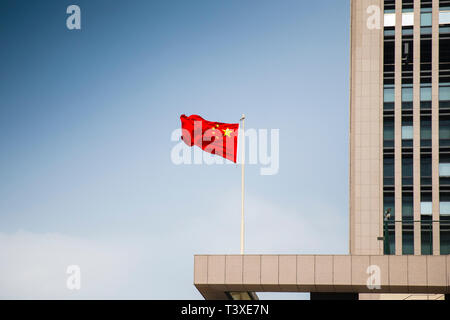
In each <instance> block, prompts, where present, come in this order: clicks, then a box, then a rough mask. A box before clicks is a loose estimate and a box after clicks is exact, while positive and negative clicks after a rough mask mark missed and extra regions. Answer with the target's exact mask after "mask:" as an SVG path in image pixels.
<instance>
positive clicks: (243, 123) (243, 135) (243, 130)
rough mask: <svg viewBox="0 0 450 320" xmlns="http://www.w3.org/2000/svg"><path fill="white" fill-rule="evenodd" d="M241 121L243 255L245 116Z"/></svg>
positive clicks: (242, 238) (242, 242)
mask: <svg viewBox="0 0 450 320" xmlns="http://www.w3.org/2000/svg"><path fill="white" fill-rule="evenodd" d="M241 121H242V131H241V136H242V137H241V254H244V185H245V183H244V182H245V181H244V173H245V114H243V115H242V118H241Z"/></svg>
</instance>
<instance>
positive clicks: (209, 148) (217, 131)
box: [180, 114, 239, 162]
mask: <svg viewBox="0 0 450 320" xmlns="http://www.w3.org/2000/svg"><path fill="white" fill-rule="evenodd" d="M180 119H181V129H182V131H183V135H182V137H181V139H182V140H183V141H184V142H185V143H186V144H187V145H188V146H190V147H192V146H193V145H196V146H198V147H200V148H202V150H204V151H206V152H209V153H211V154H215V155H218V156H221V157H224V158H225V159H228V160H230V161H233V162H236V156H237V139H238V130H239V123H223V122H211V121H207V120H205V119H203V118H202V117H200V116H198V115H192V116H190V117H186V116H185V115H184V114H183V115H182V116H181V117H180Z"/></svg>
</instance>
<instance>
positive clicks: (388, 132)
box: [383, 117, 394, 148]
mask: <svg viewBox="0 0 450 320" xmlns="http://www.w3.org/2000/svg"><path fill="white" fill-rule="evenodd" d="M383 139H384V147H385V148H392V147H394V118H392V117H385V118H384V126H383Z"/></svg>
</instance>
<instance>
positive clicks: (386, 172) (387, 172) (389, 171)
mask: <svg viewBox="0 0 450 320" xmlns="http://www.w3.org/2000/svg"><path fill="white" fill-rule="evenodd" d="M394 170H395V166H394V157H384V160H383V176H384V185H385V186H393V185H394V172H395V171H394Z"/></svg>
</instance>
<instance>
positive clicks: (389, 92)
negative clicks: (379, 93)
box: [384, 88, 395, 102]
mask: <svg viewBox="0 0 450 320" xmlns="http://www.w3.org/2000/svg"><path fill="white" fill-rule="evenodd" d="M384 102H395V90H394V89H393V88H385V89H384Z"/></svg>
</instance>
